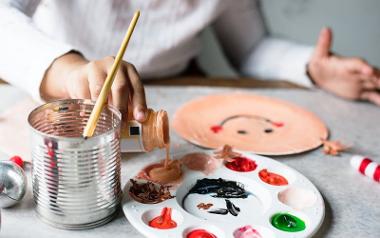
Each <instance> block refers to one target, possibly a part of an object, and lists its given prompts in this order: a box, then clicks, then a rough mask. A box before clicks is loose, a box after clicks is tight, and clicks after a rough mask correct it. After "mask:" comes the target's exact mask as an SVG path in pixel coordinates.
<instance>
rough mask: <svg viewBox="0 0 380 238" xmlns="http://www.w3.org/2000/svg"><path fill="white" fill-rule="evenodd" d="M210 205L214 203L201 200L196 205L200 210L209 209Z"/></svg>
mask: <svg viewBox="0 0 380 238" xmlns="http://www.w3.org/2000/svg"><path fill="white" fill-rule="evenodd" d="M212 206H214V204H212V203H203V202H201V203H199V204H198V205H197V208H198V209H200V210H208V209H210V207H212Z"/></svg>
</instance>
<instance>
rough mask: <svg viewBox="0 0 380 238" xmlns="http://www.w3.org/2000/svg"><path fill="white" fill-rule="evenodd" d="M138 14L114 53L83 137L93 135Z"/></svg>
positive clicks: (138, 13)
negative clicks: (110, 66) (109, 70)
mask: <svg viewBox="0 0 380 238" xmlns="http://www.w3.org/2000/svg"><path fill="white" fill-rule="evenodd" d="M139 16H140V11H136V12H135V14H134V16H133V18H132V21H131V23H130V24H129V27H128V31H127V33H126V34H125V37H124V39H123V42H122V43H121V46H120V49H119V52H118V53H117V55H116V58H115V61H114V63H113V65H112V69H111V73H109V74H108V75H107V78H106V80H105V82H104V84H103V87H102V90H101V91H100V94H99V97H98V99H97V100H96V103H95V106H94V108H93V109H92V112H91V115H90V118H89V119H88V121H87V124H86V127H85V128H84V131H83V137H84V138H88V137H91V136H93V134H94V132H95V128H96V124H97V123H98V120H99V117H100V114H101V113H102V111H103V108H104V106H105V104H106V102H107V98H108V94H109V92H110V91H111V86H112V83H113V81H114V78H115V76H116V73H117V71H118V69H119V67H120V63H121V61H122V59H123V56H124V53H125V50H126V48H127V46H128V43H129V40H130V38H131V36H132V33H133V30H134V29H135V26H136V23H137V20H138V19H139Z"/></svg>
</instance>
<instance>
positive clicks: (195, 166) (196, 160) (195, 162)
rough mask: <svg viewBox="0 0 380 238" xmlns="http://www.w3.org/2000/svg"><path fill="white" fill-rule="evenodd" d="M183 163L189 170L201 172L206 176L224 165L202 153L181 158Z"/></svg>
mask: <svg viewBox="0 0 380 238" xmlns="http://www.w3.org/2000/svg"><path fill="white" fill-rule="evenodd" d="M181 161H182V163H183V165H185V166H186V167H187V168H189V169H191V170H195V171H200V172H202V173H204V174H206V175H208V174H211V173H212V172H214V171H215V170H216V169H217V168H219V166H220V165H221V164H222V161H221V160H218V159H216V158H214V157H212V156H210V155H208V154H206V153H201V152H197V153H190V154H186V155H184V156H183V157H182V158H181Z"/></svg>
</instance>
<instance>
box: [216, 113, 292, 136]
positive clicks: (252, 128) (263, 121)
mask: <svg viewBox="0 0 380 238" xmlns="http://www.w3.org/2000/svg"><path fill="white" fill-rule="evenodd" d="M283 126H284V123H283V122H275V121H272V120H271V119H269V118H265V117H262V116H256V115H248V114H247V115H243V114H242V115H233V116H230V117H227V118H226V119H224V120H223V121H221V122H220V123H219V124H218V125H213V126H211V127H210V130H211V131H212V132H214V133H219V132H221V131H223V130H228V131H230V132H232V133H233V132H235V133H236V134H239V135H249V134H253V133H257V132H260V131H261V132H263V133H265V134H270V133H273V132H274V131H275V129H276V128H281V127H283Z"/></svg>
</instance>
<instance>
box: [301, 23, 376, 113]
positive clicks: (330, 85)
mask: <svg viewBox="0 0 380 238" xmlns="http://www.w3.org/2000/svg"><path fill="white" fill-rule="evenodd" d="M331 45H332V31H331V29H329V28H324V29H322V31H321V33H320V35H319V39H318V42H317V45H316V47H315V50H314V53H313V55H312V57H311V59H310V62H309V65H308V71H309V74H310V76H311V78H312V79H313V80H314V82H315V84H316V85H317V86H319V87H321V88H322V89H325V90H326V91H329V92H331V93H333V94H336V95H338V96H340V97H343V98H346V99H352V100H357V99H359V100H368V101H370V102H372V103H374V104H377V105H379V106H380V93H379V89H380V71H379V70H378V69H376V68H375V67H373V66H371V65H369V64H368V63H367V62H366V61H365V60H363V59H361V58H346V57H341V56H338V55H335V54H332V53H331V52H330V49H331Z"/></svg>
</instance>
